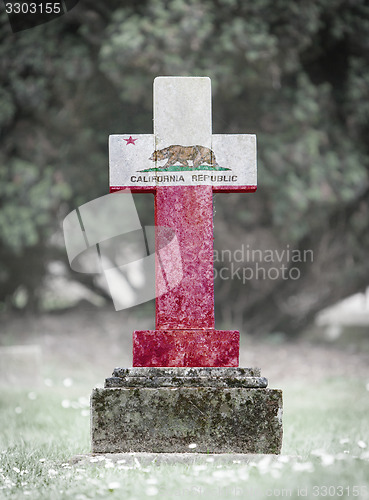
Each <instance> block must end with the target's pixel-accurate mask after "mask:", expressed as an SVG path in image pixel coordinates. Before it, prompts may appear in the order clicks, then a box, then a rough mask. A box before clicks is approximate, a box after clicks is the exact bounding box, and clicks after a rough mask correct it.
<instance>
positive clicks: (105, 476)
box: [0, 377, 369, 500]
mask: <svg viewBox="0 0 369 500" xmlns="http://www.w3.org/2000/svg"><path fill="white" fill-rule="evenodd" d="M367 383H368V380H363V379H359V378H358V379H347V378H345V377H342V378H338V377H332V378H325V379H324V380H322V381H319V382H313V383H311V384H309V383H308V382H307V381H306V380H304V381H299V380H296V381H295V382H293V383H292V382H291V383H290V382H288V383H283V384H281V385H280V386H279V387H281V388H282V389H283V391H284V444H283V450H282V455H281V456H280V457H279V458H275V457H266V456H264V457H255V459H254V460H253V459H251V462H249V463H248V464H245V463H237V461H233V460H232V458H231V459H230V461H229V463H228V464H224V463H220V461H219V460H217V457H214V456H206V455H205V456H202V458H201V460H200V459H198V458H197V457H198V456H197V455H194V463H193V464H192V463H191V464H186V465H184V464H175V465H169V464H161V465H160V464H155V463H149V464H147V463H140V460H139V459H138V460H137V459H136V460H134V461H129V462H124V461H118V462H113V461H111V460H109V458H108V457H106V458H105V459H102V460H99V461H97V459H96V458H91V459H90V458H88V459H87V460H85V461H83V462H81V463H77V464H75V465H72V464H71V462H70V459H71V458H72V457H73V456H75V455H78V454H87V453H89V450H90V444H89V411H88V404H89V402H88V399H89V393H90V392H91V386H88V385H80V386H78V385H75V384H73V385H71V386H69V387H65V386H64V385H63V384H55V385H54V386H53V387H45V388H42V389H39V390H37V391H32V392H29V391H25V390H22V391H21V390H4V389H2V390H1V392H0V498H14V499H18V498H22V499H23V498H25V497H27V496H28V497H29V498H32V499H50V500H58V499H66V498H68V499H75V500H83V499H88V498H102V499H105V498H106V499H141V498H149V497H157V498H160V499H175V498H191V499H192V498H201V499H214V498H221V499H231V498H233V497H235V498H250V499H259V498H275V497H288V498H301V497H306V498H309V499H311V498H320V497H326V498H360V499H363V498H369V417H368V416H369V392H368V388H369V387H368V386H367ZM66 385H70V384H66ZM90 460H92V461H90Z"/></svg>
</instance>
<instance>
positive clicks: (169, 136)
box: [154, 78, 214, 330]
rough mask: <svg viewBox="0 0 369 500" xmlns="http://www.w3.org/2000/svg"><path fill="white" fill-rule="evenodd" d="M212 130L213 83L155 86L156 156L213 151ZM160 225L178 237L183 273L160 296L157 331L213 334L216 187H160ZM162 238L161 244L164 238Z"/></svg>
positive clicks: (178, 81) (168, 81) (179, 81)
mask: <svg viewBox="0 0 369 500" xmlns="http://www.w3.org/2000/svg"><path fill="white" fill-rule="evenodd" d="M211 128H212V127H211V87H210V80H209V78H196V79H193V80H192V84H191V85H190V86H189V85H188V78H175V79H173V78H157V79H156V80H155V83H154V137H155V145H156V150H161V149H163V148H165V147H168V146H170V145H173V144H179V145H184V146H185V145H188V146H190V145H197V144H201V145H203V146H207V147H209V148H210V147H211V133H212V131H211ZM155 225H156V226H158V227H163V226H164V227H170V228H172V229H173V230H174V231H175V232H176V235H177V238H178V242H179V246H180V250H181V260H182V262H181V264H182V271H183V278H182V281H181V283H180V284H179V286H178V287H177V288H176V290H175V291H172V292H169V293H166V294H164V295H160V294H158V293H157V298H156V328H157V329H159V330H163V329H170V330H176V329H179V330H181V329H186V328H187V329H196V328H214V285H213V190H212V187H211V186H170V187H169V186H166V187H160V186H158V187H157V188H156V195H155ZM157 238H159V239H160V232H159V233H158V236H157ZM156 243H157V244H156V248H160V246H161V242H160V241H157V242H156ZM164 268H165V265H164ZM158 281H159V279H158V277H157V280H156V283H158Z"/></svg>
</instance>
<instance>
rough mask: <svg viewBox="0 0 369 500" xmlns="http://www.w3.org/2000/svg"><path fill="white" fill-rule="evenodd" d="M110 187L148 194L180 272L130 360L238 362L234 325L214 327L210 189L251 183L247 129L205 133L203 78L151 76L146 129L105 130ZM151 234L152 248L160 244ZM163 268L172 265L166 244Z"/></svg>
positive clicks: (252, 157)
mask: <svg viewBox="0 0 369 500" xmlns="http://www.w3.org/2000/svg"><path fill="white" fill-rule="evenodd" d="M109 152H110V191H111V192H114V191H117V190H120V189H126V188H129V189H130V190H131V191H132V192H136V193H137V192H150V193H154V194H155V226H158V227H169V228H172V229H173V230H174V231H175V233H176V236H177V239H178V241H179V246H180V252H181V262H182V271H183V277H182V280H181V281H180V283H179V284H178V285H177V286H176V287H175V288H173V289H172V290H169V291H167V292H166V293H163V289H162V283H163V276H162V271H161V267H160V265H159V262H158V261H157V266H156V296H157V298H156V330H152V331H150V330H146V331H135V332H134V334H133V366H179V367H180V366H193V367H196V366H198V367H202V366H238V355H239V332H238V331H235V330H231V331H226V330H215V325H214V284H213V192H253V191H255V190H256V137H255V135H212V127H211V83H210V79H209V78H198V77H158V78H156V79H155V81H154V134H153V135H147V134H145V135H143V134H136V135H128V134H127V135H112V136H110V147H109ZM164 238H165V236H164V235H163V233H161V232H160V231H158V232H157V234H156V249H157V253H158V248H163V247H165V244H164V242H163V241H162V240H163V239H164ZM160 257H161V260H162V264H163V265H164V269H165V270H170V272H172V273H175V272H176V262H175V261H174V262H173V255H172V254H170V252H168V253H167V254H166V253H165V252H163V253H161V255H160Z"/></svg>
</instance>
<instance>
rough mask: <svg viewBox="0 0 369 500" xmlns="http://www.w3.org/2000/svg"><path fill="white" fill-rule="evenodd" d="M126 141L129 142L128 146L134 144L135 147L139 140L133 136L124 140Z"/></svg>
mask: <svg viewBox="0 0 369 500" xmlns="http://www.w3.org/2000/svg"><path fill="white" fill-rule="evenodd" d="M124 140H125V141H126V142H127V144H126V146H128V144H133V145H134V146H136V144H135V141H137V139H132V136H131V135H130V136H129V138H128V139H124Z"/></svg>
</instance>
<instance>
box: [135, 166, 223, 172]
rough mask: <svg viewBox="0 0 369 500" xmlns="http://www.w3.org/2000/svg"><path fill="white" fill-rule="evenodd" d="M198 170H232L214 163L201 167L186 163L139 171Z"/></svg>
mask: <svg viewBox="0 0 369 500" xmlns="http://www.w3.org/2000/svg"><path fill="white" fill-rule="evenodd" d="M198 170H211V171H215V172H219V171H224V170H231V169H230V168H226V167H219V166H218V167H214V166H213V165H200V166H199V167H193V166H190V165H189V166H187V167H185V166H184V165H172V166H171V167H152V168H146V169H145V170H138V172H195V171H198Z"/></svg>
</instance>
